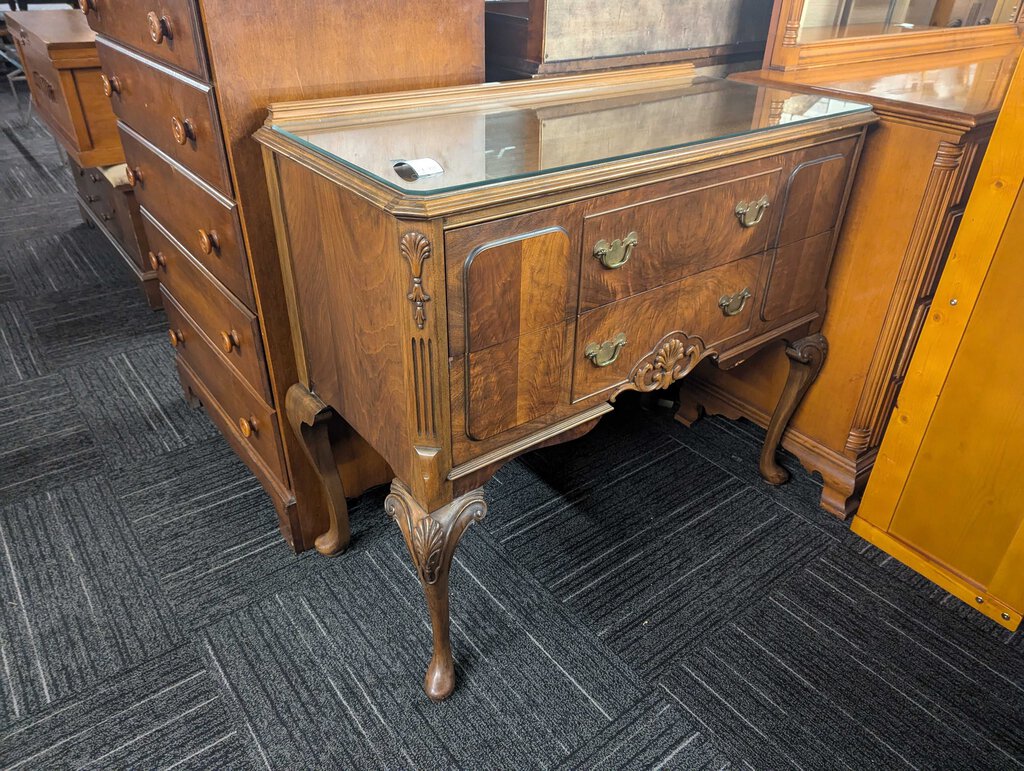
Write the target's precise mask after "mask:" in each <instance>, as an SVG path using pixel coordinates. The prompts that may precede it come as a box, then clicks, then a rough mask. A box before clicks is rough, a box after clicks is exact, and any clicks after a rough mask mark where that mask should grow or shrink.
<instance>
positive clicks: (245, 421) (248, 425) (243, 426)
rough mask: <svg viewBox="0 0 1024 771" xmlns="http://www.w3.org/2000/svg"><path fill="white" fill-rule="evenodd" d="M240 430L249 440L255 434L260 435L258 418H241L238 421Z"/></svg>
mask: <svg viewBox="0 0 1024 771" xmlns="http://www.w3.org/2000/svg"><path fill="white" fill-rule="evenodd" d="M238 430H239V431H241V432H242V436H244V437H245V438H246V439H248V438H249V437H250V436H252V435H253V434H258V433H259V430H260V424H259V423H258V422H257V420H256V418H253V417H248V418H239V419H238Z"/></svg>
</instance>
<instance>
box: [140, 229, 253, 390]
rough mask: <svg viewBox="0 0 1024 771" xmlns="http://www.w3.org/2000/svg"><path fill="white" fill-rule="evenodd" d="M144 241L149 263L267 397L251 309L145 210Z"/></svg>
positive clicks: (179, 302)
mask: <svg viewBox="0 0 1024 771" xmlns="http://www.w3.org/2000/svg"><path fill="white" fill-rule="evenodd" d="M143 217H144V221H145V228H146V237H147V239H148V241H149V250H150V251H149V257H148V259H149V260H150V261H151V264H150V266H149V269H151V270H155V271H157V274H158V275H159V277H160V283H161V284H162V285H163V286H164V287H166V288H167V290H168V291H169V292H170V293H171V295H173V297H174V300H175V302H176V303H177V304H178V305H180V306H181V307H182V308H184V309H185V310H186V311H187V312H188V315H189V316H190V317H191V318H192V320H193V321H194V322H195V323H196V325H197V326H198V327H199V329H200V330H201V331H202V332H203V334H205V335H206V337H207V338H209V339H210V340H212V341H213V343H214V344H215V345H218V346H219V347H220V351H221V353H222V354H223V356H224V359H225V360H226V361H227V362H229V363H230V364H231V366H232V367H234V368H235V369H236V370H238V373H239V374H240V375H241V376H242V377H243V378H244V379H245V380H246V382H248V383H249V385H251V386H252V388H253V390H255V391H256V392H257V393H259V394H261V395H262V396H263V398H264V399H265V400H266V401H268V402H269V401H271V400H272V398H273V397H272V395H271V392H270V383H269V380H268V377H267V367H266V363H265V361H264V357H263V341H262V339H261V338H260V327H259V321H258V319H257V318H256V315H255V314H254V313H252V312H251V311H250V310H249V309H248V308H246V307H245V306H244V305H242V304H241V303H240V302H238V300H236V299H235V298H234V297H233V296H232V295H231V294H230V293H228V292H227V291H226V290H224V289H223V288H221V286H220V284H219V282H217V280H216V279H214V278H213V276H211V275H210V274H209V273H207V272H206V271H205V270H204V269H203V268H202V267H200V266H199V264H198V263H196V262H195V260H193V259H192V258H191V257H188V256H186V255H185V254H184V253H183V252H182V250H181V249H180V248H179V247H178V245H177V244H176V243H175V241H174V240H173V239H172V238H171V237H170V236H168V234H167V232H166V231H165V230H163V228H161V227H160V226H159V224H157V223H156V221H155V220H154V219H153V218H152V215H149V214H148V213H147V214H145V215H143Z"/></svg>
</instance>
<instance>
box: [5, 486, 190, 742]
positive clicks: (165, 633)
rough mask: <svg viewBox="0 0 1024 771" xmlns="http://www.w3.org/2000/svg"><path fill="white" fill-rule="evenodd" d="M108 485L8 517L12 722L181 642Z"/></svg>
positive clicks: (12, 508) (29, 502)
mask: <svg viewBox="0 0 1024 771" xmlns="http://www.w3.org/2000/svg"><path fill="white" fill-rule="evenodd" d="M125 525H126V523H125V517H124V514H123V512H122V511H121V510H120V508H119V507H118V506H117V503H116V501H115V500H114V496H113V494H112V491H111V490H110V487H109V485H108V484H107V482H106V481H105V480H103V479H97V478H91V479H83V480H81V481H76V482H73V483H71V484H67V485H65V486H63V487H61V488H59V489H57V490H54V491H47V492H45V493H40V494H38V495H36V496H34V497H31V498H23V499H22V500H20V501H18V502H17V503H15V504H11V505H8V506H6V507H4V508H3V509H2V510H0V596H2V597H3V598H4V600H5V601H4V602H3V603H0V645H2V646H3V648H2V653H3V656H2V659H3V671H4V675H5V679H6V681H7V683H6V685H7V687H6V688H5V689H3V696H2V701H0V704H2V706H3V713H5V714H3V715H2V717H3V718H6V721H7V722H10V721H13V720H16V719H18V718H21V717H24V716H25V715H31V714H33V713H36V712H38V711H40V710H41V709H45V708H46V707H47V706H49V705H51V704H53V703H54V702H57V701H59V700H61V699H62V698H65V697H67V696H69V695H71V694H74V693H78V692H80V691H82V690H83V689H86V688H89V687H93V686H96V685H97V684H100V683H102V682H103V681H104V680H106V679H107V678H109V677H112V676H114V675H115V674H117V673H118V672H119V671H121V670H123V669H125V668H128V667H131V666H133V665H134V664H137V663H139V662H142V661H145V660H146V659H148V658H151V657H153V656H154V655H156V654H158V653H160V652H163V651H165V650H168V649H169V648H171V647H174V646H175V645H177V644H179V643H180V642H181V638H180V634H179V632H178V629H177V621H176V619H175V618H174V616H173V615H172V614H171V612H170V607H169V605H168V604H167V602H166V600H165V599H164V598H163V596H162V594H161V591H160V587H159V585H158V584H157V582H156V580H155V578H154V576H153V575H152V573H151V571H150V570H149V567H148V565H146V563H145V561H144V559H143V558H142V556H141V554H140V551H139V547H138V543H137V542H136V541H135V538H134V536H133V535H132V533H131V531H130V530H129V529H128V528H127V527H126V526H125Z"/></svg>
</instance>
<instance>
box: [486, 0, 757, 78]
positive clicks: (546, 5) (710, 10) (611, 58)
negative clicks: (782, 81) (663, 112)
mask: <svg viewBox="0 0 1024 771" xmlns="http://www.w3.org/2000/svg"><path fill="white" fill-rule="evenodd" d="M484 5H485V7H486V9H487V11H486V13H487V17H486V23H487V77H488V79H489V80H503V79H508V78H522V77H534V76H538V75H556V74H564V73H569V72H581V71H586V70H606V69H610V68H613V67H635V66H637V65H640V64H655V63H665V62H677V61H688V62H693V63H694V64H695V65H696V66H701V65H704V64H722V63H727V62H730V61H733V60H736V59H743V60H746V59H751V58H760V56H761V53H762V52H763V51H764V47H765V40H766V38H767V37H768V24H769V21H770V19H771V6H770V4H769V3H766V2H754V3H751V2H748V0H636V2H634V3H632V4H631V6H630V8H629V11H628V13H623V6H622V3H619V2H608V0H487V2H486V3H485V4H484Z"/></svg>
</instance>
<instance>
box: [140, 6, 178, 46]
mask: <svg viewBox="0 0 1024 771" xmlns="http://www.w3.org/2000/svg"><path fill="white" fill-rule="evenodd" d="M146 21H147V22H148V23H149V37H150V39H151V40H152V41H153V42H154V43H156V44H157V45H160V44H161V43H162V42H164V40H165V39H170V38H171V37H173V36H172V35H171V20H170V19H168V18H167V17H166V16H157V14H156V12H155V11H150V12H149V13H147V14H146Z"/></svg>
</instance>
